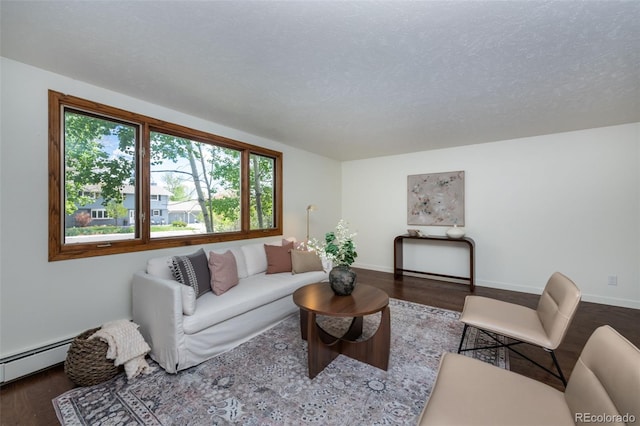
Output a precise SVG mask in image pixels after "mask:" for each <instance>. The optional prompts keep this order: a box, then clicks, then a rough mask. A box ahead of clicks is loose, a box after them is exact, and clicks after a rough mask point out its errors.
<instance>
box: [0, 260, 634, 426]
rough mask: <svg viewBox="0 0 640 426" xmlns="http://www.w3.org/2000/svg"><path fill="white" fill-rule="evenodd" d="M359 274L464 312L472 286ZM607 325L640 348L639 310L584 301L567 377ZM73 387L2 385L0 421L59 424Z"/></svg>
mask: <svg viewBox="0 0 640 426" xmlns="http://www.w3.org/2000/svg"><path fill="white" fill-rule="evenodd" d="M357 272H358V282H362V283H367V284H371V285H373V286H376V287H378V288H380V289H382V290H384V291H386V292H387V293H388V294H389V296H390V297H394V298H396V299H403V300H409V301H412V302H417V303H422V304H426V305H431V306H438V307H441V308H445V309H450V310H455V311H461V310H462V306H463V305H464V298H465V297H466V296H467V295H468V294H469V291H468V289H469V288H468V286H466V285H461V284H452V283H445V282H442V281H434V280H428V279H424V278H414V277H403V278H402V280H398V281H396V280H394V279H393V275H392V274H389V273H383V272H374V271H369V270H364V269H358V270H357ZM475 294H477V295H480V296H486V297H492V298H495V299H501V300H506V301H509V302H514V303H519V304H521V305H526V306H530V307H532V308H535V306H536V304H537V302H538V296H537V295H533V294H525V293H517V292H511V291H504V290H495V289H489V288H484V287H476V291H475ZM603 324H609V325H611V326H612V327H613V328H615V329H616V330H618V331H619V332H620V333H621V334H622V335H624V336H625V337H626V338H627V339H629V340H630V341H631V342H632V343H633V344H635V345H636V346H638V347H640V326H639V325H640V310H638V309H628V308H619V307H615V306H608V305H600V304H596V303H588V302H582V303H581V304H580V307H579V309H578V312H577V314H576V316H575V318H574V320H573V323H572V324H571V327H570V329H569V332H568V334H567V336H566V338H565V340H564V342H563V344H562V345H561V346H560V348H558V350H557V351H556V354H557V357H558V361H559V363H560V365H561V367H562V369H563V371H564V373H565V375H566V376H567V377H569V375H570V374H571V371H572V369H573V366H574V364H575V362H576V360H577V359H578V356H579V355H580V351H582V348H583V346H584V344H585V342H586V341H587V339H588V338H589V336H590V335H591V333H592V332H593V331H594V330H595V329H596V328H597V327H599V326H600V325H603ZM522 352H523V353H525V354H526V355H527V356H530V357H531V358H533V359H535V360H536V361H538V362H540V363H541V364H542V365H545V366H547V367H549V368H551V366H552V362H551V358H550V357H549V355H548V354H547V353H545V352H543V351H542V350H540V349H538V348H534V347H527V346H524V347H522ZM509 356H510V364H511V370H512V371H515V372H518V373H521V374H524V375H525V376H528V377H531V378H534V379H536V380H539V381H542V382H544V383H547V384H549V385H551V386H553V387H556V388H558V389H562V384H561V383H560V381H559V380H558V379H556V378H555V377H553V376H551V375H549V374H548V373H545V372H544V371H543V370H541V369H539V368H537V367H535V366H533V365H532V364H531V363H529V362H528V361H526V360H524V359H522V358H520V357H519V356H518V355H515V354H513V353H510V354H509ZM72 388H73V383H71V381H69V379H68V378H67V377H66V376H65V374H64V370H63V368H62V366H61V365H60V366H55V367H52V368H50V369H48V370H46V371H43V372H40V373H37V374H34V375H31V376H29V377H27V378H23V379H21V380H18V381H15V382H12V383H8V384H6V385H4V386H2V388H1V389H0V425H52V424H57V418H56V415H55V412H54V410H53V405H52V404H51V399H52V398H54V397H55V396H57V395H60V394H61V393H63V392H65V391H67V390H69V389H72Z"/></svg>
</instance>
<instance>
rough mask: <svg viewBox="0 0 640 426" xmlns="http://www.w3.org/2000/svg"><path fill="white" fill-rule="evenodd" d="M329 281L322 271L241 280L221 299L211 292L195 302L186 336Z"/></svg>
mask: <svg viewBox="0 0 640 426" xmlns="http://www.w3.org/2000/svg"><path fill="white" fill-rule="evenodd" d="M326 278H327V274H326V273H325V272H321V271H317V272H309V273H307V274H304V275H302V274H299V275H292V274H291V273H290V272H289V273H287V272H283V273H280V274H269V275H267V274H265V273H261V274H257V275H253V276H250V277H248V278H245V279H243V280H240V283H239V284H238V285H237V286H235V287H233V288H231V289H230V290H229V291H227V292H226V293H224V294H223V295H221V296H216V295H215V294H213V293H211V292H209V293H207V294H205V295H203V296H202V297H200V298H199V299H198V300H197V301H196V304H197V308H196V313H195V314H194V315H192V316H187V317H184V318H183V329H184V332H185V333H186V334H195V333H198V332H199V331H202V330H204V329H206V328H209V327H211V326H213V325H215V324H218V323H220V322H223V321H226V320H228V319H229V318H232V317H235V316H237V315H241V314H243V313H245V312H247V311H250V310H252V309H255V308H257V307H260V306H263V305H266V304H268V303H271V302H273V301H275V300H278V299H281V298H283V297H291V294H292V293H293V292H294V291H295V290H296V289H298V288H300V287H302V286H304V285H307V284H311V283H316V282H318V281H322V280H324V279H326ZM327 285H329V284H327Z"/></svg>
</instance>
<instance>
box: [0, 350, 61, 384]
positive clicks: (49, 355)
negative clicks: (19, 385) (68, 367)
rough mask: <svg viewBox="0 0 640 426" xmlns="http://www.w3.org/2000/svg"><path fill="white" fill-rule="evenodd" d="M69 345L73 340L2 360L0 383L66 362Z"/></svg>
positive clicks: (0, 361) (0, 362)
mask: <svg viewBox="0 0 640 426" xmlns="http://www.w3.org/2000/svg"><path fill="white" fill-rule="evenodd" d="M69 346H71V342H69V341H63V342H60V343H58V344H53V345H47V346H45V347H42V348H40V349H34V350H31V351H28V352H24V353H22V354H18V355H14V356H11V357H7V358H4V359H2V360H0V383H6V382H11V381H13V380H16V379H19V378H21V377H24V376H27V375H29V374H32V373H36V372H38V371H40V370H44V369H45V368H48V367H51V366H52V365H56V364H60V363H61V362H64V360H65V359H66V358H67V351H68V350H69Z"/></svg>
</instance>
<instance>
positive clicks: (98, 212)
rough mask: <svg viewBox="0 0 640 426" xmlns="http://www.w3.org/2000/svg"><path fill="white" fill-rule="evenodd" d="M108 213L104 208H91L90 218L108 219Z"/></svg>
mask: <svg viewBox="0 0 640 426" xmlns="http://www.w3.org/2000/svg"><path fill="white" fill-rule="evenodd" d="M110 218H111V217H110V216H109V213H107V210H105V209H92V210H91V219H110Z"/></svg>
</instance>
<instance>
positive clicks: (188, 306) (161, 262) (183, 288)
mask: <svg viewBox="0 0 640 426" xmlns="http://www.w3.org/2000/svg"><path fill="white" fill-rule="evenodd" d="M172 260H173V258H172V257H171V256H164V257H154V258H153V259H149V260H148V261H147V274H149V275H153V276H154V277H158V278H162V279H164V280H171V281H176V278H175V277H174V276H173V263H172ZM180 292H181V295H182V313H183V314H185V315H193V313H194V312H195V311H196V293H195V291H194V290H193V287H191V286H187V285H182V284H180Z"/></svg>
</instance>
